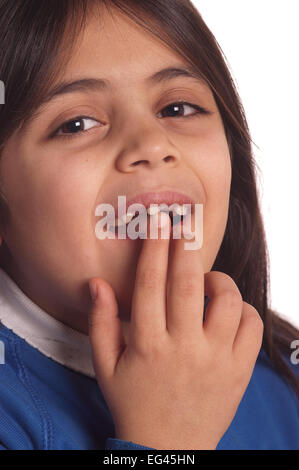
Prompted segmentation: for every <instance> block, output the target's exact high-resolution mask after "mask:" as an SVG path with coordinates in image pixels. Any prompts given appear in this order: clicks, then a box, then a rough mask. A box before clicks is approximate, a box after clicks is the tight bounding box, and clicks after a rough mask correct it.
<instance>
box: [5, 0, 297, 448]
mask: <svg viewBox="0 0 299 470" xmlns="http://www.w3.org/2000/svg"><path fill="white" fill-rule="evenodd" d="M0 40H1V42H0V43H1V52H0V54H1V59H0V79H1V80H2V81H3V82H4V84H5V104H2V105H1V106H0V120H1V126H0V142H1V145H0V151H1V159H0V175H1V186H0V187H1V199H0V222H1V226H0V240H1V251H0V267H1V269H0V319H1V323H2V325H1V328H0V340H1V342H2V345H3V351H4V357H3V361H0V362H1V364H0V374H1V375H0V377H1V380H0V446H1V448H2V449H134V448H136V449H147V448H150V449H298V448H299V420H298V411H299V406H298V395H299V385H298V375H299V374H298V368H299V366H298V365H296V363H295V362H294V361H291V359H290V358H291V354H292V353H293V352H294V351H293V349H292V348H291V343H292V341H294V340H296V339H298V336H299V333H298V331H297V330H296V329H295V328H294V327H293V326H292V325H290V324H289V323H288V322H286V321H284V320H282V319H281V318H280V317H279V316H278V315H277V314H276V313H274V312H273V311H272V310H271V309H270V308H269V306H268V297H267V292H268V284H269V281H268V262H267V251H266V242H265V235H264V228H263V221H262V217H261V212H260V207H259V201H258V196H257V188H256V182H255V165H254V160H253V155H252V149H251V139H250V134H249V130H248V127H247V123H246V118H245V115H244V110H243V108H242V105H241V102H240V99H239V97H238V94H237V91H236V89H235V87H234V84H233V81H232V79H231V76H230V73H229V71H228V68H227V66H226V64H225V60H224V58H223V54H222V52H221V49H220V47H219V45H218V44H217V42H216V40H215V38H214V37H213V35H212V33H211V32H210V31H209V29H208V28H207V26H206V25H205V23H204V21H203V20H202V18H201V16H200V15H199V13H198V12H197V10H196V9H195V8H194V7H193V6H192V4H191V3H190V1H189V0H168V1H165V0H155V1H154V2H150V1H146V0H138V1H137V0H124V1H123V0H110V1H108V0H106V1H105V0H94V1H92V2H91V1H87V0H76V1H72V0H53V1H51V2H49V1H48V0H26V1H24V0H15V1H14V2H11V0H1V1H0ZM120 195H122V196H126V198H127V200H129V199H132V198H133V199H134V200H135V202H136V201H139V202H142V203H143V204H144V205H148V204H149V203H152V202H158V203H161V202H163V201H164V202H166V203H170V202H177V203H179V204H182V203H184V202H186V200H190V201H192V204H194V205H195V204H202V206H203V245H202V248H201V249H198V250H186V249H185V247H184V243H185V241H186V240H185V239H184V238H181V239H174V238H173V237H172V236H171V235H172V233H173V228H172V227H171V225H170V218H169V217H168V216H167V215H166V214H163V213H161V215H160V216H159V217H158V221H159V223H160V225H161V226H162V225H163V224H164V225H165V228H166V229H167V230H166V232H167V234H168V236H166V237H162V236H161V231H160V229H159V231H158V233H159V238H158V239H155V240H153V239H151V238H149V237H148V238H147V239H141V238H138V239H136V240H131V239H128V238H127V239H125V240H121V239H119V238H118V237H116V238H115V239H112V238H105V239H99V238H98V237H97V236H96V235H95V226H96V223H97V221H98V217H97V215H96V210H95V209H96V207H97V206H98V205H99V204H101V203H107V204H110V205H111V206H113V207H117V202H118V196H120ZM194 217H195V216H194V213H193V212H192V215H191V221H192V223H193V222H194ZM152 219H154V218H153V217H152V216H149V220H152ZM155 220H156V222H157V219H155ZM89 288H90V289H91V292H92V294H93V295H92V298H93V299H94V300H93V302H92V300H91V296H90V291H89ZM96 294H97V295H96Z"/></svg>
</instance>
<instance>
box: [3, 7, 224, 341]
mask: <svg viewBox="0 0 299 470" xmlns="http://www.w3.org/2000/svg"><path fill="white" fill-rule="evenodd" d="M95 44H96V45H97V48H95V47H94V45H95ZM173 65H176V66H177V65H180V66H181V65H183V66H184V65H186V62H185V61H184V60H183V59H182V58H181V57H180V56H179V55H177V54H176V53H174V52H173V51H172V50H171V49H169V48H168V47H166V46H165V45H163V44H162V43H161V42H160V41H158V40H157V39H154V38H153V37H152V36H151V35H150V34H148V33H146V32H145V31H144V30H142V29H140V28H139V27H138V26H136V25H135V24H134V23H133V22H132V21H131V20H129V19H127V18H126V17H124V16H120V15H118V14H117V13H116V14H115V15H114V19H113V21H112V19H111V17H110V16H109V15H106V14H105V13H104V15H103V16H102V24H101V25H99V23H98V20H97V19H96V16H95V15H94V16H93V17H91V19H90V21H89V22H88V24H87V27H86V29H85V30H84V32H83V35H82V37H80V38H79V40H78V43H77V45H76V46H75V47H74V51H73V55H72V57H71V60H70V62H69V63H68V65H67V67H66V68H65V70H64V73H63V75H62V76H61V77H59V79H57V83H60V82H61V81H63V80H66V81H69V80H75V79H78V78H82V77H95V78H103V77H104V78H107V79H109V80H110V81H111V82H112V84H113V90H109V91H107V92H102V91H98V90H97V91H94V90H93V91H88V92H80V93H79V92H76V93H69V94H64V95H62V96H60V97H57V98H56V99H55V100H53V101H52V102H49V103H48V104H47V105H46V106H43V107H41V109H39V110H38V111H39V114H38V116H37V117H36V119H35V120H33V121H32V122H31V121H30V122H28V123H25V127H24V128H22V129H20V130H19V131H17V132H16V133H15V134H14V135H12V137H11V138H10V139H9V141H8V142H7V144H6V146H5V148H4V151H3V154H2V159H1V167H0V169H1V179H2V182H3V184H2V190H3V192H4V194H5V195H6V198H7V201H8V204H9V206H10V209H11V213H12V220H11V224H10V226H9V227H7V228H6V230H5V232H3V233H2V234H1V237H2V238H3V239H5V241H6V244H7V245H8V247H9V250H10V252H11V255H12V261H10V262H9V263H7V265H6V266H4V268H5V269H6V271H7V272H8V273H9V274H10V276H11V277H12V278H13V279H14V280H15V282H16V283H17V284H18V285H19V287H20V288H21V289H22V290H23V291H24V292H25V294H26V295H27V296H28V297H29V298H31V299H32V300H33V301H34V302H35V303H36V304H37V305H39V306H40V307H41V308H42V309H44V310H45V311H46V312H48V313H49V314H50V315H52V316H53V317H55V318H56V319H58V320H60V321H62V322H64V323H65V324H67V325H69V326H71V327H73V328H74V329H76V330H78V331H81V332H84V333H86V334H88V322H87V314H88V311H89V310H90V294H89V289H88V281H89V280H90V279H91V278H93V277H100V278H103V279H105V280H106V281H107V282H108V283H109V284H110V285H111V286H112V287H113V289H114V290H115V292H116V296H117V299H118V303H119V310H120V316H121V318H122V320H123V322H124V327H125V326H126V323H125V321H128V320H129V317H130V310H131V298H132V293H133V288H134V282H135V275H136V265H137V260H138V256H139V253H140V249H141V244H142V241H141V240H137V241H130V242H129V243H122V242H120V241H117V240H108V239H106V240H99V239H98V238H97V237H96V236H95V232H94V229H95V225H96V222H97V220H98V218H96V217H95V215H94V211H95V207H96V206H97V205H98V204H100V203H113V204H116V203H117V196H118V195H127V197H128V196H130V195H131V194H132V193H133V192H135V191H137V192H146V191H159V190H162V189H163V185H164V186H165V185H166V186H167V187H169V186H170V187H172V188H174V189H177V190H181V191H184V190H186V191H188V194H191V196H193V198H194V200H195V202H197V203H202V204H203V205H204V232H203V236H204V238H203V239H204V244H203V248H202V256H203V262H204V270H205V272H208V271H209V270H210V269H211V267H212V265H213V263H214V260H215V258H216V255H217V252H218V250H219V248H220V245H221V241H222V238H223V235H224V231H225V226H226V222H227V215H228V204H229V192H230V182H231V165H230V156H229V149H228V145H227V141H226V137H225V132H224V128H223V123H222V120H221V116H220V114H219V111H218V109H217V106H216V103H215V100H214V97H213V94H212V92H211V90H210V89H209V87H208V86H207V85H206V84H204V83H202V82H199V81H197V80H195V79H194V78H189V77H188V78H187V77H177V78H175V79H173V80H169V81H167V82H165V83H163V84H158V85H155V86H149V85H148V84H145V79H147V78H148V77H149V76H150V75H152V74H153V73H154V72H156V71H159V70H160V69H163V68H166V67H167V66H173ZM178 99H183V100H184V101H188V102H190V103H196V104H198V105H200V106H202V107H204V108H206V109H207V110H208V111H210V112H211V113H212V114H211V115H208V116H207V115H194V116H193V117H184V116H190V115H192V114H195V112H196V111H195V110H194V109H193V108H190V107H189V106H186V107H185V108H183V109H182V110H181V111H180V114H179V116H181V117H175V118H174V117H171V114H170V113H168V114H167V113H166V112H165V110H164V114H163V115H161V114H159V113H161V111H163V109H164V108H165V107H166V106H168V105H169V104H171V103H174V102H176V101H178ZM80 114H81V115H82V114H83V115H84V116H90V117H91V118H92V119H95V120H96V121H91V122H89V123H85V125H86V126H87V125H89V126H92V128H91V129H90V130H89V131H88V132H85V133H83V132H82V133H81V135H80V136H79V135H75V136H74V137H73V138H72V139H64V138H60V137H57V138H56V139H50V137H49V135H50V134H51V132H54V130H55V129H57V128H58V126H61V125H62V124H63V123H65V122H66V121H68V120H70V119H72V118H74V117H76V116H78V115H80ZM158 116H159V117H158ZM161 116H162V117H161ZM60 132H61V130H60ZM62 132H67V131H65V130H64V131H62ZM165 157H168V159H165Z"/></svg>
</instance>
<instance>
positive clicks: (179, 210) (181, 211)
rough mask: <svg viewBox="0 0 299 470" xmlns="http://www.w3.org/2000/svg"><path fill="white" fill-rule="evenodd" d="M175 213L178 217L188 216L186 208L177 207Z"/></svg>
mask: <svg viewBox="0 0 299 470" xmlns="http://www.w3.org/2000/svg"><path fill="white" fill-rule="evenodd" d="M174 212H176V213H177V214H178V215H186V214H187V212H188V209H187V207H186V206H177V208H176V209H175V210H174Z"/></svg>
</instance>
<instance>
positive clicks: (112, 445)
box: [105, 437, 155, 450]
mask: <svg viewBox="0 0 299 470" xmlns="http://www.w3.org/2000/svg"><path fill="white" fill-rule="evenodd" d="M123 449H135V450H142V449H150V450H155V449H153V448H152V447H144V446H142V445H139V444H135V443H134V442H131V441H123V440H121V439H115V438H112V437H108V439H107V440H106V445H105V450H123Z"/></svg>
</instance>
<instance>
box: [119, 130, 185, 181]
mask: <svg viewBox="0 0 299 470" xmlns="http://www.w3.org/2000/svg"><path fill="white" fill-rule="evenodd" d="M128 142H129V143H128V145H127V147H126V148H124V149H123V151H122V152H121V153H120V154H119V155H118V158H117V161H116V167H117V168H118V170H119V171H121V172H124V173H132V172H134V171H139V170H141V169H143V170H144V169H149V170H151V169H155V168H158V167H162V166H165V165H166V164H167V165H168V166H167V168H171V167H175V166H177V165H178V164H179V161H180V160H181V158H180V154H179V151H178V149H177V148H176V147H175V146H174V145H173V144H172V143H171V142H170V141H169V138H168V136H167V134H166V133H165V131H164V130H163V129H161V127H160V126H159V125H155V124H153V125H152V126H146V127H142V128H141V126H138V128H137V129H136V128H135V130H134V134H133V135H132V133H131V132H130V136H129V137H128ZM137 169H138V170H137Z"/></svg>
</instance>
